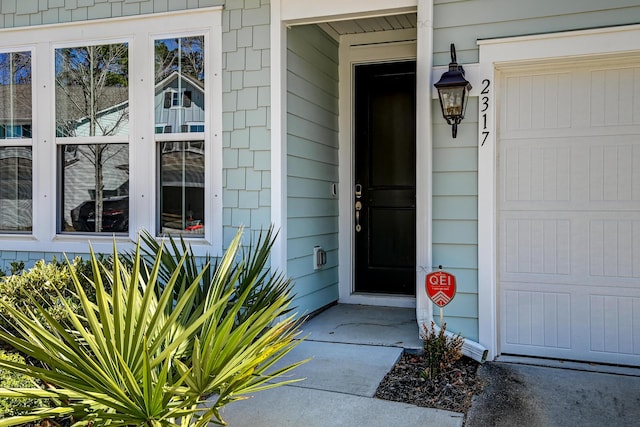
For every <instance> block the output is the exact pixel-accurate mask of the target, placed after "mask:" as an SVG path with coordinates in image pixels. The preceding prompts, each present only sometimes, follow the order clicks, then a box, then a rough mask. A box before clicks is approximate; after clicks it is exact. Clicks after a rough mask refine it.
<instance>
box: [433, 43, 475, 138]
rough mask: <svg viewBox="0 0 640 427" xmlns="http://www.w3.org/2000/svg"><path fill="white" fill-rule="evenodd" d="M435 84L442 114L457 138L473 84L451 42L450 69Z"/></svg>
mask: <svg viewBox="0 0 640 427" xmlns="http://www.w3.org/2000/svg"><path fill="white" fill-rule="evenodd" d="M434 86H435V87H436V89H438V98H440V107H441V108H442V115H443V116H444V118H445V120H446V121H447V123H448V124H450V125H451V126H452V128H451V134H452V135H453V137H454V138H455V137H456V135H457V134H458V124H460V122H461V121H462V119H464V113H465V110H466V108H467V98H468V97H469V91H470V90H471V84H470V83H469V82H468V81H467V80H466V79H465V78H464V69H463V68H462V65H458V63H457V62H456V47H455V45H454V44H453V43H451V63H449V71H447V72H445V73H444V74H443V75H442V77H440V80H439V81H438V83H436V84H434Z"/></svg>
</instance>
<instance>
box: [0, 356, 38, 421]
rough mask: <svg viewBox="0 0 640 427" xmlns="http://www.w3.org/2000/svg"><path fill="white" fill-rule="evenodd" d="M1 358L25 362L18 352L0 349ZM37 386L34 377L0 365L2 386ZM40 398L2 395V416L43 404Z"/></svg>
mask: <svg viewBox="0 0 640 427" xmlns="http://www.w3.org/2000/svg"><path fill="white" fill-rule="evenodd" d="M0 360H2V361H8V362H13V363H25V361H24V357H22V356H20V355H19V354H16V353H7V352H6V351H4V350H0ZM31 387H37V385H36V383H35V382H34V381H33V379H32V378H31V377H29V376H27V375H24V374H19V373H16V372H12V371H9V370H6V369H3V368H2V367H0V388H31ZM44 403H45V402H42V401H41V400H40V399H21V398H13V397H0V418H5V417H12V416H15V415H22V414H25V413H27V412H29V411H31V410H33V409H34V408H38V407H40V406H43V404H44Z"/></svg>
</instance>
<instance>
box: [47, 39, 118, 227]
mask: <svg viewBox="0 0 640 427" xmlns="http://www.w3.org/2000/svg"><path fill="white" fill-rule="evenodd" d="M55 53H56V59H55V78H56V133H57V136H58V137H59V138H64V137H107V136H123V137H125V138H122V139H121V141H126V140H127V139H126V135H128V124H129V99H128V86H129V78H128V68H129V67H128V46H127V44H125V43H116V44H109V45H98V46H83V47H72V48H60V49H56V52H55ZM109 145H110V144H106V143H98V144H90V145H85V146H82V149H78V150H77V153H79V154H80V155H82V156H84V157H85V159H86V160H87V161H88V162H89V163H90V164H91V165H93V181H94V183H93V186H94V191H93V195H94V197H95V199H94V200H95V227H94V231H96V232H99V231H104V230H103V224H102V217H103V215H102V214H103V198H104V189H105V187H104V184H105V183H104V171H103V168H104V165H105V163H106V162H107V161H109V160H110V159H111V158H114V157H117V156H118V154H119V152H120V151H122V150H128V147H127V146H126V145H117V146H111V147H110V146H109ZM116 147H117V148H116ZM66 154H67V153H66V151H65V156H66ZM68 164H70V163H69V162H67V159H66V158H65V161H64V162H63V167H64V166H67V165H68ZM86 178H87V180H89V179H90V177H89V176H87V177H86ZM69 191H71V192H73V191H77V190H76V189H74V188H63V193H64V194H63V196H64V198H65V200H66V199H69V197H68V195H67V192H69ZM65 209H66V208H65Z"/></svg>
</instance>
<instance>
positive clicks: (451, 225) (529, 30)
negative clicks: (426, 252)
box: [432, 0, 640, 338]
mask: <svg viewBox="0 0 640 427" xmlns="http://www.w3.org/2000/svg"><path fill="white" fill-rule="evenodd" d="M433 13H434V17H433V25H434V34H433V45H434V57H433V63H434V64H435V65H446V64H447V63H449V62H450V53H449V45H450V44H451V43H455V46H456V52H457V60H458V62H459V63H461V64H469V63H476V62H479V60H480V59H481V58H479V53H478V46H477V41H478V40H481V39H490V38H502V37H514V36H522V35H530V34H542V33H553V32H562V31H568V30H578V29H589V28H600V27H607V26H618V25H625V24H636V23H637V22H638V16H640V4H639V3H638V1H637V0H609V1H601V0H582V1H555V2H535V1H534V2H532V1H529V0H434V7H433ZM477 108H478V103H477V98H471V99H470V104H469V109H468V110H467V113H466V115H465V116H466V117H465V119H464V121H463V122H462V124H461V125H460V127H459V129H458V137H457V138H456V139H453V138H452V137H451V127H450V126H448V125H447V124H446V123H445V121H444V119H443V118H442V116H441V112H440V105H439V104H438V103H437V102H434V104H433V116H432V119H433V144H434V150H433V167H434V175H433V205H432V209H433V210H432V212H433V265H434V266H436V267H437V266H438V265H440V264H442V266H443V268H445V269H448V270H449V271H451V272H452V273H454V274H455V275H456V277H457V279H458V281H457V284H458V292H459V293H460V295H459V297H457V298H456V299H454V300H453V302H452V303H451V304H450V305H448V306H447V307H446V308H445V314H446V315H447V325H448V328H449V329H450V330H452V331H454V332H459V331H461V332H462V333H463V335H465V336H468V337H470V338H474V336H476V335H477V331H478V320H477V292H478V282H477V275H478V270H477V267H478V266H477V218H478V191H482V189H478V186H477V185H478V184H477V159H478V157H477V150H478V148H477V147H478V132H477V126H478V123H477V117H478V110H477ZM436 312H437V310H436ZM476 338H477V336H476Z"/></svg>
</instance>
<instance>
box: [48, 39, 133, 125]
mask: <svg viewBox="0 0 640 427" xmlns="http://www.w3.org/2000/svg"><path fill="white" fill-rule="evenodd" d="M55 62H56V64H55V65H56V131H57V136H58V137H65V136H108V135H127V133H128V127H129V94H128V86H129V76H128V73H129V71H128V69H129V59H128V47H127V44H126V43H117V44H109V45H100V46H86V47H73V48H63V49H56V61H55Z"/></svg>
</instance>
